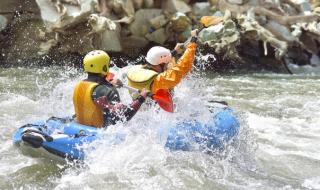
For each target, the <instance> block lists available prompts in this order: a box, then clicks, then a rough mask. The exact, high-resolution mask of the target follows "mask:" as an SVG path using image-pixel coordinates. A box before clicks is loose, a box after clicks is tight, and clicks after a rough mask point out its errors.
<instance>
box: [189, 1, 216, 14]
mask: <svg viewBox="0 0 320 190" xmlns="http://www.w3.org/2000/svg"><path fill="white" fill-rule="evenodd" d="M192 11H193V13H194V14H195V15H196V16H198V17H201V16H206V15H212V14H213V11H212V9H211V5H210V3H209V2H201V3H195V4H194V5H193V7H192Z"/></svg>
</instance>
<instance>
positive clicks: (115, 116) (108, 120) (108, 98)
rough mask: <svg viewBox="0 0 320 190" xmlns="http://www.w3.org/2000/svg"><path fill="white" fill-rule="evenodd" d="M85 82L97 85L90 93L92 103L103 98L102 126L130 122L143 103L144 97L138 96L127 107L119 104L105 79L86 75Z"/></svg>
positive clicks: (116, 93) (94, 75)
mask: <svg viewBox="0 0 320 190" xmlns="http://www.w3.org/2000/svg"><path fill="white" fill-rule="evenodd" d="M86 81H90V82H96V83H98V85H97V86H96V87H95V89H94V90H93V93H92V99H93V101H97V100H99V99H101V98H103V97H105V98H103V99H104V101H105V103H104V104H105V105H106V107H105V108H104V109H103V117H104V126H105V127H107V126H109V125H114V124H116V123H117V122H118V121H122V122H124V121H128V120H130V119H131V118H132V117H133V116H134V115H135V114H136V112H137V111H138V109H139V108H140V106H141V104H142V103H143V102H144V100H145V99H144V97H142V96H139V97H138V98H137V99H136V100H134V101H133V102H132V103H131V104H130V105H129V106H127V105H124V104H122V103H120V96H119V92H118V91H117V89H116V88H115V87H114V86H113V85H112V84H110V83H109V82H108V81H107V80H105V78H103V77H101V76H99V75H97V74H91V73H88V78H87V79H86Z"/></svg>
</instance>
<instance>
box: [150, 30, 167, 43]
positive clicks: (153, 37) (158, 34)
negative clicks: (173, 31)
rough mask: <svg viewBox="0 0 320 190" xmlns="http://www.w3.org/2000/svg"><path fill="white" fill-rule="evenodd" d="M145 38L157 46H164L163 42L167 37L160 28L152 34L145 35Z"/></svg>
mask: <svg viewBox="0 0 320 190" xmlns="http://www.w3.org/2000/svg"><path fill="white" fill-rule="evenodd" d="M146 38H147V39H148V40H149V41H152V42H156V43H158V44H164V42H165V41H166V40H167V39H168V36H167V34H166V32H165V30H164V29H163V28H160V29H158V30H156V31H154V32H152V33H149V34H147V35H146Z"/></svg>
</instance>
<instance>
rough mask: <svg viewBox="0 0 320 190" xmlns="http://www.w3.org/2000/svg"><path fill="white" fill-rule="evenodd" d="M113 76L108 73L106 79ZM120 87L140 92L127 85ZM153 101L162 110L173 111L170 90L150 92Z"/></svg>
mask: <svg viewBox="0 0 320 190" xmlns="http://www.w3.org/2000/svg"><path fill="white" fill-rule="evenodd" d="M113 78H114V74H113V73H110V72H109V73H108V74H107V76H106V79H107V80H108V81H111V80H113ZM121 87H124V88H126V89H128V90H131V91H133V92H135V93H140V90H138V89H136V88H132V87H130V86H127V85H123V84H122V86H121ZM149 96H150V97H151V98H152V99H153V100H154V101H156V102H157V103H158V104H159V106H160V108H162V109H163V110H165V111H167V112H170V113H173V101H172V96H171V94H170V92H169V91H168V90H165V89H159V90H157V91H156V93H155V94H151V93H150V95H149Z"/></svg>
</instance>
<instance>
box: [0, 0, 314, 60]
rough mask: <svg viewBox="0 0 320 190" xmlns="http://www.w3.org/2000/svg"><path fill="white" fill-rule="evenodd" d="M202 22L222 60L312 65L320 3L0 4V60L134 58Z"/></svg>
mask: <svg viewBox="0 0 320 190" xmlns="http://www.w3.org/2000/svg"><path fill="white" fill-rule="evenodd" d="M204 16H209V17H207V18H206V19H211V20H210V25H209V26H208V27H205V28H203V29H202V30H201V32H200V34H199V36H200V42H201V44H202V45H204V46H206V48H204V49H205V51H204V52H205V53H215V54H218V55H219V56H221V57H223V59H225V60H233V61H235V62H238V63H244V64H250V63H257V62H258V64H270V63H277V62H280V61H286V62H292V63H296V64H315V63H313V62H312V61H311V60H318V59H315V57H316V58H318V57H319V56H320V1H319V0H313V1H312V2H308V1H307V0H277V1H276V0H259V1H257V0H210V1H201V2H200V1H193V0H99V1H98V0H2V1H1V2H0V47H1V50H0V53H1V54H0V60H1V58H2V60H6V61H9V62H10V61H13V62H14V61H17V60H18V61H19V60H21V59H25V58H26V57H28V58H30V57H39V56H45V55H47V54H50V53H51V54H52V53H79V54H85V53H86V52H88V51H90V50H92V49H103V50H106V51H108V52H122V53H125V54H128V55H137V54H139V53H141V51H142V50H144V48H146V47H148V45H150V44H151V43H153V44H160V45H165V46H167V45H170V44H171V45H172V44H174V43H176V42H184V41H185V40H187V39H188V37H189V34H190V31H191V30H192V29H193V28H201V27H202V24H201V22H200V21H201V19H204Z"/></svg>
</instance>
